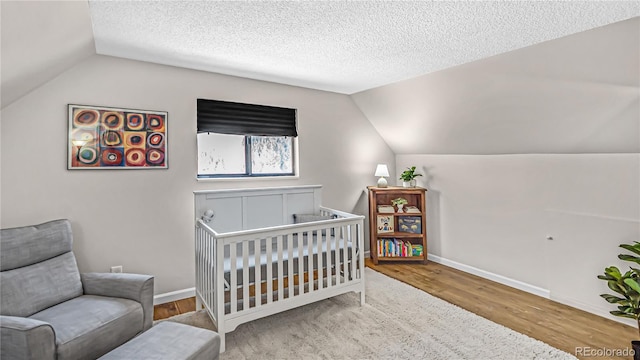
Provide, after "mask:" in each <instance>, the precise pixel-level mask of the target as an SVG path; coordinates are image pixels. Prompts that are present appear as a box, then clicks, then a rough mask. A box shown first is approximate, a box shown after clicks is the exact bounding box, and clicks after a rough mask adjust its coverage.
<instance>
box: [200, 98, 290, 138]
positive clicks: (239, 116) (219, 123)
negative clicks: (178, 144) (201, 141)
mask: <svg viewBox="0 0 640 360" xmlns="http://www.w3.org/2000/svg"><path fill="white" fill-rule="evenodd" d="M198 132H199V133H201V132H215V133H220V134H235V135H254V136H298V131H297V130H296V109H288V108H281V107H275V106H265V105H253V104H242V103H235V102H228V101H219V100H206V99H198Z"/></svg>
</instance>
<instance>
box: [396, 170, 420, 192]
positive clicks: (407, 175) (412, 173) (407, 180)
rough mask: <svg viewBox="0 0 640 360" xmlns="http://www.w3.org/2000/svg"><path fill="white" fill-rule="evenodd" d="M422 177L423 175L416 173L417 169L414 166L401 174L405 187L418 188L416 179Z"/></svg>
mask: <svg viewBox="0 0 640 360" xmlns="http://www.w3.org/2000/svg"><path fill="white" fill-rule="evenodd" d="M418 176H422V174H418V173H416V167H415V166H412V167H410V168H407V170H405V171H403V172H402V174H400V180H402V186H403V187H416V180H415V179H416V178H417V177H418Z"/></svg>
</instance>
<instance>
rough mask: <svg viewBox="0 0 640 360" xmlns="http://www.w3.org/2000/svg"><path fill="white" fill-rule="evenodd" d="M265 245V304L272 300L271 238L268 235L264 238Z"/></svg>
mask: <svg viewBox="0 0 640 360" xmlns="http://www.w3.org/2000/svg"><path fill="white" fill-rule="evenodd" d="M265 246H266V247H267V264H266V265H267V276H266V277H265V279H266V280H267V304H271V303H272V302H273V264H272V262H271V259H273V238H272V237H268V238H267V239H266V240H265Z"/></svg>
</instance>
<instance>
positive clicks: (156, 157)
mask: <svg viewBox="0 0 640 360" xmlns="http://www.w3.org/2000/svg"><path fill="white" fill-rule="evenodd" d="M147 163H148V164H149V165H152V166H159V165H163V164H164V152H163V151H162V150H160V149H149V150H147Z"/></svg>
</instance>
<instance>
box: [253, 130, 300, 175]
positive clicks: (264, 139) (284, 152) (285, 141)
mask: <svg viewBox="0 0 640 360" xmlns="http://www.w3.org/2000/svg"><path fill="white" fill-rule="evenodd" d="M292 141H293V138H291V137H284V136H252V137H251V170H252V171H251V172H252V173H253V174H293V156H292V155H293V151H292Z"/></svg>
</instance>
